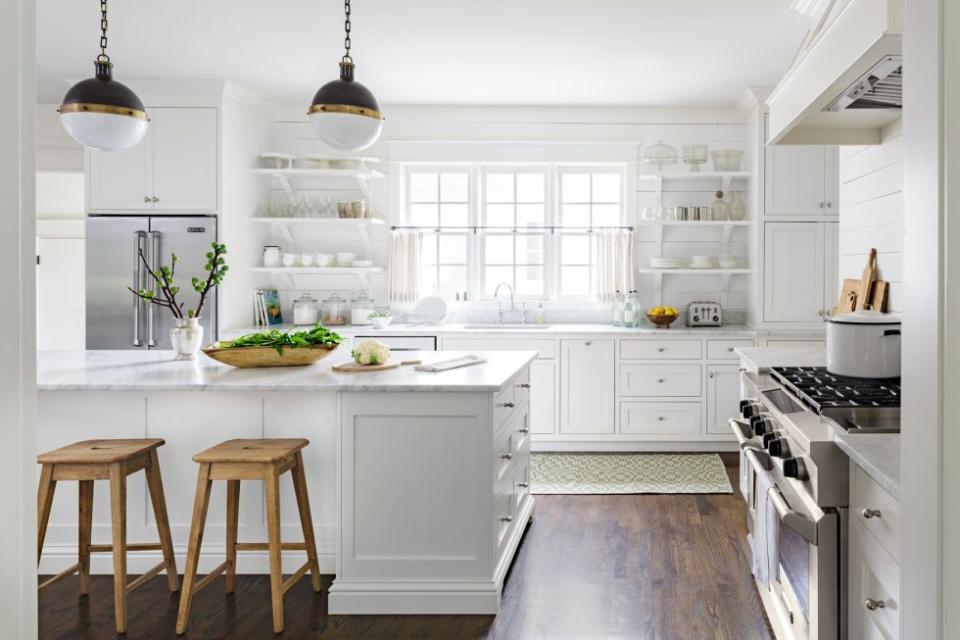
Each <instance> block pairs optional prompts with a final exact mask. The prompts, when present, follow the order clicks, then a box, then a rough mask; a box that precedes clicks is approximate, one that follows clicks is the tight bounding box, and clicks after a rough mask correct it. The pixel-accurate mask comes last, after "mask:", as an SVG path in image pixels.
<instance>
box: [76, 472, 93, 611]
mask: <svg viewBox="0 0 960 640" xmlns="http://www.w3.org/2000/svg"><path fill="white" fill-rule="evenodd" d="M77 485H78V487H79V489H78V494H79V500H78V503H79V507H80V508H79V511H80V523H79V524H80V526H79V539H78V540H77V556H78V558H77V560H78V562H79V564H80V567H79V569H78V573H79V577H80V595H86V594H88V593H90V537H91V533H92V532H93V480H80V481H79V482H78V483H77Z"/></svg>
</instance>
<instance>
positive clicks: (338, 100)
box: [307, 0, 383, 151]
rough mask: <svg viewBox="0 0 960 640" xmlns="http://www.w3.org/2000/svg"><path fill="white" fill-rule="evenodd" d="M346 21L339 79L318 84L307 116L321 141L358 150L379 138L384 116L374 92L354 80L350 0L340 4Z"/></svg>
mask: <svg viewBox="0 0 960 640" xmlns="http://www.w3.org/2000/svg"><path fill="white" fill-rule="evenodd" d="M343 10H344V14H345V15H346V20H345V22H344V31H345V32H346V37H345V38H344V40H343V45H344V48H345V49H346V52H345V53H344V54H343V58H341V59H340V78H339V79H338V80H333V81H331V82H328V83H327V84H325V85H323V86H322V87H320V90H319V91H317V94H316V95H315V96H313V103H312V104H311V105H310V110H309V111H307V116H308V117H309V118H310V121H311V122H312V123H313V128H314V132H315V133H316V136H317V137H318V138H320V140H322V141H323V142H324V143H326V144H327V145H329V146H331V147H333V148H334V149H336V150H337V151H360V150H361V149H366V148H367V147H369V146H370V145H372V144H373V143H374V142H376V141H377V138H379V137H380V132H381V131H382V130H383V115H381V113H380V105H379V104H377V99H376V98H375V97H373V93H371V91H370V90H369V89H367V88H366V87H365V86H363V85H362V84H360V83H359V82H356V81H354V79H353V58H351V57H350V0H344V4H343Z"/></svg>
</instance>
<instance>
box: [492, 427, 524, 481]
mask: <svg viewBox="0 0 960 640" xmlns="http://www.w3.org/2000/svg"><path fill="white" fill-rule="evenodd" d="M518 436H519V434H518V433H517V432H516V431H514V430H513V429H505V430H504V432H503V433H500V434H497V439H496V442H495V444H494V447H493V455H494V460H493V468H494V474H493V477H494V479H495V480H496V481H497V482H498V483H499V482H500V481H501V480H503V478H504V477H505V476H507V475H508V472H509V471H510V469H511V468H512V467H511V465H512V463H513V458H514V456H515V455H516V454H515V453H514V449H515V448H516V442H517V438H518Z"/></svg>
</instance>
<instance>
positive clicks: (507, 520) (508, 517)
mask: <svg viewBox="0 0 960 640" xmlns="http://www.w3.org/2000/svg"><path fill="white" fill-rule="evenodd" d="M500 522H513V516H503V517H502V518H500Z"/></svg>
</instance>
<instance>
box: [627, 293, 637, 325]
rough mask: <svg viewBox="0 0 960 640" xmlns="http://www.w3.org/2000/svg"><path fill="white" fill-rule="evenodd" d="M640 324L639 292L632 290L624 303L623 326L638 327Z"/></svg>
mask: <svg viewBox="0 0 960 640" xmlns="http://www.w3.org/2000/svg"><path fill="white" fill-rule="evenodd" d="M639 324H640V300H639V297H638V296H637V292H636V291H634V290H631V291H629V292H627V297H626V298H625V299H624V305H623V326H624V327H636V326H637V325H639Z"/></svg>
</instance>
